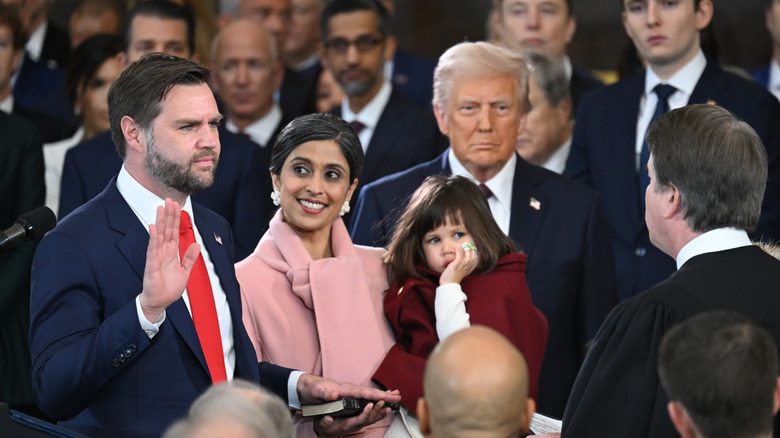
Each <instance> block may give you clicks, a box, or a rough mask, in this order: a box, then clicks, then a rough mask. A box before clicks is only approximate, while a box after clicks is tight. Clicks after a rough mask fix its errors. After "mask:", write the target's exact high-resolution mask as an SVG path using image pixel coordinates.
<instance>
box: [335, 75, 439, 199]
mask: <svg viewBox="0 0 780 438" xmlns="http://www.w3.org/2000/svg"><path fill="white" fill-rule="evenodd" d="M333 112H334V114H336V115H337V116H339V117H341V106H338V107H336V109H335V110H334V111H333ZM446 148H447V138H446V137H444V136H443V135H441V132H439V127H438V125H437V124H436V118H435V117H434V116H433V110H431V109H422V108H420V107H418V106H417V105H415V104H413V103H411V102H410V101H409V100H407V99H406V98H405V97H403V96H402V95H401V93H400V92H398V91H397V90H396V89H395V88H393V91H392V94H390V100H388V101H387V105H385V109H384V110H383V111H382V115H381V116H380V117H379V122H377V126H376V129H375V130H374V135H372V136H371V142H370V143H369V144H368V150H367V151H366V159H365V162H364V164H363V171H362V172H361V174H360V176H358V186H357V188H356V189H355V192H354V195H353V197H352V199H355V197H356V196H357V194H358V193H360V189H361V188H362V187H363V186H365V185H366V184H368V183H371V182H372V181H376V180H377V179H379V178H381V177H383V176H387V175H390V174H393V173H396V172H400V171H402V170H406V169H408V168H410V167H412V166H416V165H418V164H420V163H424V162H426V161H428V160H431V159H433V158H434V157H436V156H437V155H439V154H440V153H441V152H442V151H443V150H444V149H446Z"/></svg>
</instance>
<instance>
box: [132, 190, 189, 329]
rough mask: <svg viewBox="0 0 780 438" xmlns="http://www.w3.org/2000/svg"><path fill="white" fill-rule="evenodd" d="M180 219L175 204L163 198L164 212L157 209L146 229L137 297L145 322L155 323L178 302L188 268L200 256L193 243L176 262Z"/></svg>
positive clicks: (184, 286)
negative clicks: (139, 292)
mask: <svg viewBox="0 0 780 438" xmlns="http://www.w3.org/2000/svg"><path fill="white" fill-rule="evenodd" d="M180 217H181V207H180V206H179V203H178V202H174V201H172V200H171V199H170V198H166V199H165V208H163V207H162V206H160V207H157V217H156V219H155V223H154V224H153V225H149V247H148V248H147V250H146V268H145V269H144V278H143V291H142V292H141V296H140V303H141V310H142V311H143V312H144V316H146V319H147V320H149V321H155V320H156V319H157V318H158V317H159V316H160V314H162V312H164V311H165V309H166V308H167V307H168V306H170V305H171V304H173V303H174V302H175V301H176V300H178V299H179V298H181V296H182V294H183V293H184V289H185V288H186V287H187V280H188V279H189V278H190V271H191V270H192V266H193V265H195V261H196V260H197V259H198V255H200V245H198V244H197V243H193V244H192V245H190V247H189V248H187V252H186V253H185V254H184V257H183V258H182V260H181V261H179V219H180Z"/></svg>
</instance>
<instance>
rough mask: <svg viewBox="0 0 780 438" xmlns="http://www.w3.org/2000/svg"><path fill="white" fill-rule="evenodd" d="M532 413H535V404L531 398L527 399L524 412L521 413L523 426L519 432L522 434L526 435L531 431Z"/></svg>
mask: <svg viewBox="0 0 780 438" xmlns="http://www.w3.org/2000/svg"><path fill="white" fill-rule="evenodd" d="M534 412H536V402H535V401H534V399H532V398H531V397H528V398H527V399H526V401H525V412H523V424H522V428H523V430H521V431H520V432H521V433H523V434H526V433H528V431H529V430H531V418H533V416H534Z"/></svg>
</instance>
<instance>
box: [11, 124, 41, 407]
mask: <svg viewBox="0 0 780 438" xmlns="http://www.w3.org/2000/svg"><path fill="white" fill-rule="evenodd" d="M0 138H2V145H0V193H2V198H1V200H0V230H5V229H6V228H8V227H10V226H11V225H13V223H14V221H15V220H16V219H18V218H19V216H21V215H23V214H25V213H27V212H29V211H32V210H34V209H36V208H38V207H40V206H42V205H43V202H44V198H45V194H46V186H45V184H44V179H43V173H44V170H43V169H44V165H43V141H42V140H41V135H40V134H39V133H38V130H36V129H35V127H34V126H33V125H32V124H31V123H29V122H27V121H26V120H23V119H20V118H19V117H16V116H11V115H8V114H6V113H4V112H2V111H0ZM36 245H37V242H24V243H21V244H18V245H17V246H16V247H14V248H12V249H10V250H3V251H0V279H2V281H0V400H2V401H4V402H8V403H9V404H10V405H11V407H12V408H18V407H22V405H28V406H26V407H29V406H30V405H33V404H34V403H35V401H34V399H33V394H32V386H31V385H30V381H31V380H30V347H29V344H28V342H27V333H28V330H29V328H30V264H31V263H32V259H33V254H34V253H35V247H36Z"/></svg>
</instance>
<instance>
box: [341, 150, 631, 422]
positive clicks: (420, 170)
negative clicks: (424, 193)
mask: <svg viewBox="0 0 780 438" xmlns="http://www.w3.org/2000/svg"><path fill="white" fill-rule="evenodd" d="M447 155H448V152H445V153H444V154H442V155H441V156H439V157H438V158H436V159H434V160H432V161H429V162H427V163H423V164H420V165H418V166H415V167H413V168H411V169H409V170H407V171H405V172H401V173H397V174H394V175H390V176H388V177H385V178H382V179H380V180H378V181H376V182H374V183H371V184H369V185H367V186H365V187H364V188H363V190H362V191H361V192H360V198H359V199H358V202H357V205H356V208H355V217H354V218H353V222H352V228H351V234H352V240H353V242H355V243H356V244H363V245H377V246H383V245H385V244H386V243H387V238H388V236H389V234H390V231H391V230H392V225H393V222H394V221H395V219H396V216H395V214H394V209H396V208H402V207H403V206H404V205H405V203H406V200H407V199H408V197H409V196H410V195H411V194H412V192H414V190H416V189H417V188H418V187H419V186H420V184H421V183H422V182H423V180H425V178H426V177H428V176H430V175H449V174H451V170H450V166H449V163H448V160H447ZM532 198H533V199H536V200H538V201H539V207H540V208H539V209H538V210H537V209H535V208H534V207H532V205H531V199H532ZM509 237H511V238H512V239H513V240H514V241H515V243H516V244H517V246H518V249H522V250H523V251H524V252H525V253H526V254H528V271H527V272H528V275H527V279H528V286H529V288H530V290H531V298H532V300H533V303H534V305H535V306H536V307H537V308H538V309H539V310H541V311H542V313H544V315H545V316H546V317H547V322H548V323H549V327H550V328H549V336H548V340H547V348H546V352H545V357H544V362H543V363H542V371H541V376H540V377H539V402H538V410H539V412H542V413H545V414H548V415H554V416H561V415H562V414H563V410H564V407H565V405H566V400H567V399H568V397H569V391H570V390H571V386H572V384H573V383H574V379H575V377H576V376H577V371H578V370H579V366H580V364H581V363H582V360H583V359H584V357H585V344H586V343H587V342H588V341H589V340H590V339H591V338H592V337H593V336H594V335H595V334H596V331H597V330H598V328H599V327H600V326H601V323H602V321H603V320H604V318H605V317H606V316H607V314H608V313H609V311H610V310H611V309H612V307H613V306H615V304H617V295H616V293H615V267H614V261H613V258H612V249H611V247H610V244H609V234H608V231H607V224H606V221H605V219H604V214H603V212H602V209H601V202H600V201H599V198H598V195H597V194H596V193H594V192H593V191H592V190H590V189H588V188H587V187H585V186H583V185H581V184H577V183H575V182H572V181H570V180H568V179H566V178H564V177H562V176H560V175H558V174H555V173H553V172H550V171H548V170H546V169H543V168H541V167H537V166H534V165H533V164H530V163H528V162H526V161H524V160H523V159H522V158H520V156H519V155H518V156H517V168H516V169H515V175H514V179H513V189H512V213H511V217H510V225H509Z"/></svg>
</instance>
